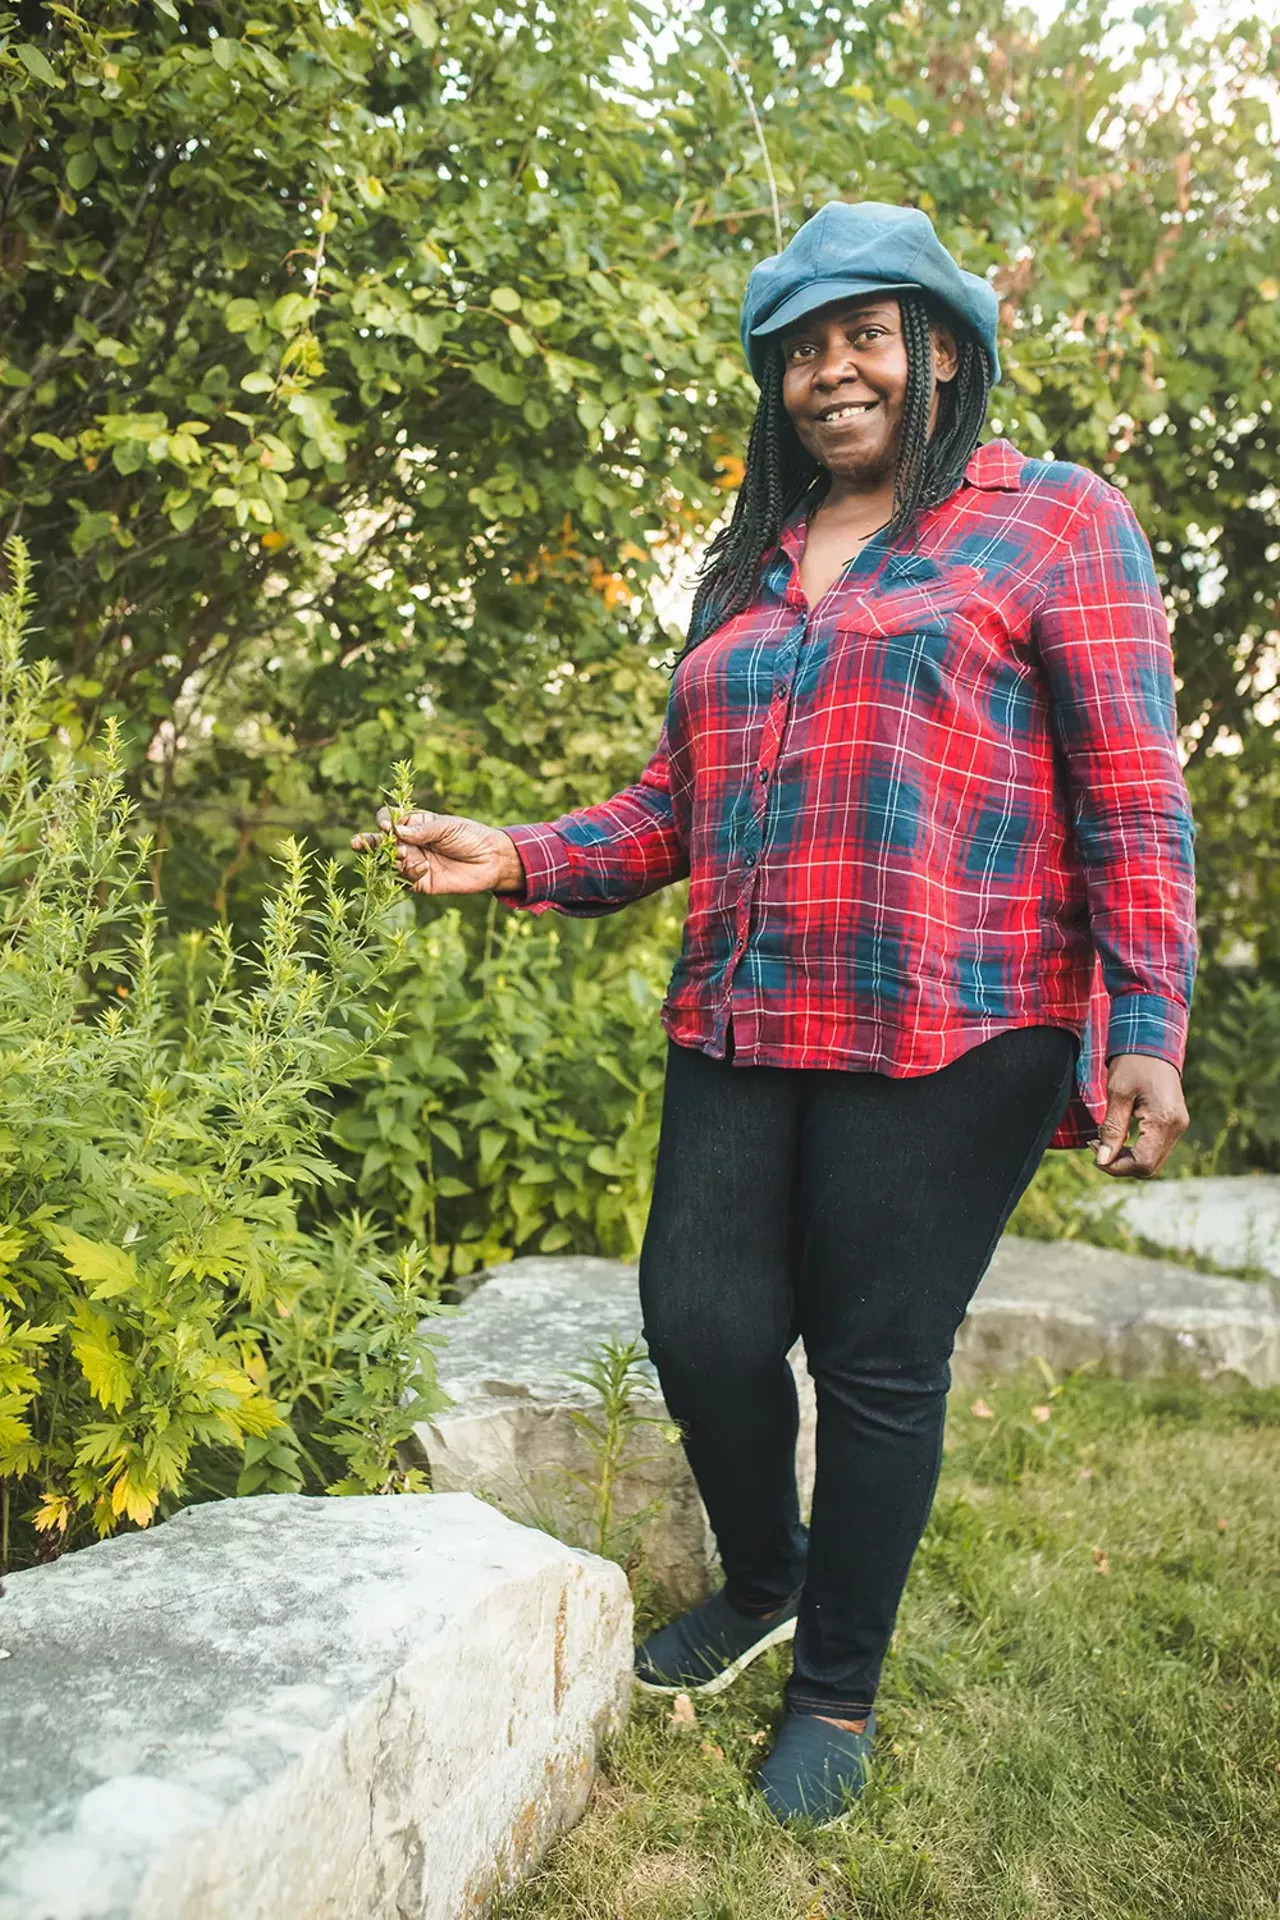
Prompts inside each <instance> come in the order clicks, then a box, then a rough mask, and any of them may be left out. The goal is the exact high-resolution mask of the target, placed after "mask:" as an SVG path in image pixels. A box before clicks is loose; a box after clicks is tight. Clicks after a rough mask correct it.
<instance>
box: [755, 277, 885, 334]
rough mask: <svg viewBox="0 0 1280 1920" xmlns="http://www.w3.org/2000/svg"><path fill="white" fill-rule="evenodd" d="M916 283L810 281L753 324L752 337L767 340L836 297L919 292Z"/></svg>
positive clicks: (851, 298) (832, 301)
mask: <svg viewBox="0 0 1280 1920" xmlns="http://www.w3.org/2000/svg"><path fill="white" fill-rule="evenodd" d="M919 291H920V288H919V283H918V282H916V281H912V280H895V281H893V282H892V283H891V284H890V283H887V282H885V281H883V280H848V279H844V280H813V281H811V282H810V283H809V285H808V286H807V287H801V288H799V289H798V291H797V292H795V293H793V294H792V296H791V298H790V299H789V300H784V301H783V303H782V305H781V306H780V307H778V308H777V309H776V310H775V311H774V312H773V313H771V314H769V316H768V317H767V319H764V320H762V321H761V322H760V324H759V325H758V326H755V327H752V329H751V338H752V339H753V340H768V339H770V338H771V337H772V336H773V335H774V334H775V333H783V332H785V330H786V329H787V328H788V327H790V326H794V324H795V322H796V321H797V320H803V319H804V317H805V315H806V314H807V313H816V312H817V310H818V308H819V307H830V306H832V305H834V303H835V302H836V301H837V300H855V299H857V298H858V297H859V296H860V295H862V294H868V293H885V294H888V293H918V292H919Z"/></svg>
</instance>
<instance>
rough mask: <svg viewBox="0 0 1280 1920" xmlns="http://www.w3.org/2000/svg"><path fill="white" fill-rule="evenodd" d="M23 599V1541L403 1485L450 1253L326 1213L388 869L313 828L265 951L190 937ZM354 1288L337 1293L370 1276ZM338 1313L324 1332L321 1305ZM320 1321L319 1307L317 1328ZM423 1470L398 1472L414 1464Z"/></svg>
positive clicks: (7, 1322)
mask: <svg viewBox="0 0 1280 1920" xmlns="http://www.w3.org/2000/svg"><path fill="white" fill-rule="evenodd" d="M7 559H8V563H9V572H10V579H11V583H12V584H11V587H10V590H9V592H8V593H6V594H5V595H3V596H0V1563H3V1564H8V1563H9V1562H10V1561H11V1560H12V1559H14V1558H15V1557H17V1558H26V1557H32V1556H35V1557H41V1556H44V1557H47V1556H48V1555H50V1554H52V1553H54V1552H56V1551H59V1550H61V1548H62V1547H63V1546H65V1545H66V1544H71V1543H74V1542H76V1541H78V1540H79V1539H82V1538H84V1537H85V1536H86V1534H88V1533H90V1532H96V1533H97V1534H99V1535H104V1534H108V1533H110V1532H112V1531H113V1530H114V1529H115V1528H117V1527H118V1526H120V1525H121V1524H124V1523H133V1524H135V1525H139V1526H145V1525H147V1524H148V1523H149V1522H150V1521H151V1520H152V1519H153V1518H155V1517H156V1515H157V1514H162V1513H164V1512H165V1511H167V1510H169V1509H170V1508H171V1507H173V1506H175V1505H178V1504H180V1503H181V1502H182V1501H183V1500H184V1499H189V1498H192V1497H196V1498H199V1497H207V1496H208V1495H209V1494H212V1493H219V1492H230V1491H232V1490H233V1489H234V1487H235V1485H236V1483H237V1479H239V1481H240V1483H241V1485H242V1487H243V1488H244V1490H254V1489H255V1488H257V1487H259V1486H266V1487H271V1486H299V1485H303V1484H306V1483H307V1481H308V1480H309V1479H310V1480H311V1481H312V1483H314V1484H321V1485H323V1484H326V1483H327V1481H328V1480H330V1479H331V1478H332V1477H333V1474H334V1473H335V1472H340V1471H341V1468H342V1464H343V1462H344V1461H345V1462H346V1468H347V1470H346V1472H345V1473H343V1474H342V1477H341V1479H340V1480H339V1482H338V1484H339V1485H340V1486H342V1487H344V1488H345V1487H346V1486H348V1485H352V1484H355V1485H358V1486H359V1487H360V1488H361V1489H364V1488H370V1487H376V1486H382V1485H393V1484H398V1483H402V1470H401V1469H400V1467H399V1465H398V1462H397V1459H396V1448H397V1446H398V1445H399V1444H400V1442H401V1441H402V1440H403V1439H404V1438H405V1436H406V1433H407V1426H406V1420H407V1417H408V1413H407V1410H406V1409H405V1408H403V1407H402V1406H401V1401H402V1399H403V1397H404V1394H405V1391H406V1389H407V1388H408V1385H409V1379H410V1375H411V1374H412V1373H413V1371H414V1368H415V1367H421V1366H424V1365H425V1367H426V1373H425V1377H424V1380H423V1385H422V1392H423V1394H424V1396H429V1395H430V1392H431V1374H430V1368H429V1356H428V1355H426V1353H425V1352H424V1350H423V1346H422V1343H421V1341H420V1340H419V1338H418V1335H417V1326H418V1321H419V1319H420V1318H421V1316H422V1314H423V1313H424V1312H426V1311H428V1310H430V1309H431V1307H432V1305H433V1296H434V1289H433V1287H432V1286H431V1284H430V1281H429V1279H428V1277H427V1275H426V1272H425V1256H423V1255H422V1254H421V1253H419V1252H416V1251H413V1250H410V1251H408V1252H405V1253H401V1254H400V1255H398V1256H397V1257H396V1258H395V1259H389V1258H388V1257H387V1256H386V1255H385V1254H384V1253H383V1251H382V1249H381V1245H380V1242H379V1241H378V1238H377V1236H376V1235H374V1234H372V1233H371V1232H370V1230H369V1229H368V1228H367V1226H365V1225H364V1224H363V1223H360V1222H356V1223H354V1224H350V1225H348V1226H346V1227H343V1226H342V1225H339V1224H335V1226H334V1227H333V1228H332V1229H331V1230H330V1231H329V1232H328V1233H326V1234H324V1235H317V1234H315V1233H314V1232H311V1231H309V1230H308V1228H307V1225H306V1218H305V1216H306V1209H307V1206H308V1204H309V1202H310V1200H311V1199H312V1197H313V1196H314V1195H315V1194H316V1193H317V1192H318V1191H322V1190H327V1189H332V1188H333V1187H334V1186H335V1184H336V1182H337V1181H338V1179H339V1177H340V1176H339V1175H338V1173H337V1170H336V1169H335V1168H334V1166H333V1165H332V1163H331V1161H330V1160H329V1159H327V1158H326V1155H325V1153H324V1151H323V1147H324V1140H325V1135H326V1132H327V1128H328V1124H329V1121H328V1114H327V1111H326V1107H325V1101H326V1098H327V1097H328V1096H329V1095H330V1093H331V1092H332V1090H333V1089H334V1088H335V1087H337V1086H339V1085H340V1084H342V1083H343V1082H345V1081H347V1080H349V1079H350V1077H351V1076H352V1075H353V1074H354V1073H356V1072H357V1071H359V1070H361V1069H363V1068H365V1067H367V1065H368V1063H369V1061H370V1059H371V1058H372V1057H373V1056H374V1055H375V1053H376V1051H377V1048H378V1046H379V1045H380V1044H381V1042H382V1041H383V1040H384V1039H385V1038H386V1034H387V1032H388V1027H389V1018H390V1016H389V1014H388V1013H387V1011H386V1007H385V995H384V993H383V990H382V987H383V979H384V976H385V972H386V970H387V968H388V967H389V966H394V965H395V964H396V961H397V957H398V954H399V952H400V949H401V946H402V944H403V932H402V931H401V932H400V933H397V932H396V930H395V928H394V926H393V924H392V923H393V922H394V920H395V919H396V917H397V916H399V917H400V918H401V919H403V908H402V907H401V906H400V905H399V904H397V903H396V892H397V889H396V883H395V881H394V878H393V876H392V873H391V871H390V868H389V866H387V865H386V863H385V862H383V861H381V860H380V859H379V858H378V857H376V856H371V857H370V859H369V861H368V865H367V871H366V874H365V880H366V882H367V884H366V885H365V886H363V887H361V888H360V889H359V890H357V891H355V892H345V891H343V890H341V889H340V888H339V885H338V883H337V876H336V873H335V871H334V870H333V869H332V868H329V869H324V870H322V871H319V872H317V871H316V869H315V866H314V863H313V862H312V861H310V860H309V858H308V856H307V855H306V854H305V853H304V851H303V850H302V848H301V847H300V846H298V845H297V844H296V843H293V842H290V843H288V844H287V845H286V846H285V849H284V852H283V858H282V862H281V864H282V868H283V872H282V877H281V880H280V882H279V884H278V886H277V887H276V889H275V890H274V892H273V893H272V895H271V896H270V898H269V900H268V903H267V907H266V915H265V921H264V933H263V938H262V942H261V947H260V950H259V951H258V952H257V953H256V954H255V955H254V956H253V957H252V958H246V957H244V956H241V955H239V954H238V953H237V952H236V950H235V948H234V946H233V943H232V940H231V936H230V934H229V933H228V931H227V930H226V929H225V928H215V929H214V930H213V931H211V932H209V933H207V934H196V935H192V936H189V937H187V938H185V939H183V940H182V941H180V942H179V943H178V944H177V945H176V946H173V945H166V944H165V943H164V942H163V940H162V937H161V935H162V929H161V926H160V924H159V920H158V917H157V912H156V909H155V907H154V904H153V903H152V900H151V898H150V895H149V891H148V888H147V886H146V875H147V871H148V867H149V863H150V860H151V857H152V848H151V846H150V844H149V842H148V841H147V839H146V838H145V836H142V835H140V834H139V833H138V832H137V829H136V821H135V818H134V813H133V809H132V807H131V804H130V802H129V799H128V797H127V794H126V791H125V786H124V780H123V774H122V757H121V748H120V741H119V739H118V737H117V735H116V733H115V731H114V730H113V729H112V728H111V727H110V726H109V727H108V728H107V730H106V733H105V735H104V737H103V739H102V741H101V742H100V744H99V747H98V750H97V752H96V755H95V756H94V757H92V758H87V757H86V756H85V755H83V754H82V755H79V756H77V755H74V754H73V753H72V752H71V751H70V750H69V749H68V748H66V747H64V746H63V745H62V744H60V743H59V741H58V740H57V739H56V738H51V737H50V734H49V730H48V727H47V725H46V722H45V718H44V716H45V714H46V712H47V710H48V707H49V699H50V691H51V669H50V667H49V664H48V663H47V662H42V661H37V662H36V663H34V664H28V663H26V662H24V660H23V658H22V654H21V643H22V638H23V629H24V623H25V619H26V616H27V614H28V610H29V606H30V578H29V567H28V563H27V557H26V554H25V551H24V549H23V547H22V546H21V544H20V543H19V542H13V543H11V544H10V546H9V548H8V550H7ZM344 1263H345V1280H344V1285H345V1286H346V1293H345V1295H343V1294H340V1293H339V1292H338V1291H337V1290H336V1289H337V1281H338V1278H339V1276H340V1275H341V1274H342V1273H343V1272H344ZM317 1323H319V1324H322V1325H323V1327H324V1339H319V1338H317V1339H315V1340H314V1341H313V1343H312V1348H311V1351H310V1353H309V1355H307V1356H304V1355H303V1354H302V1352H301V1350H300V1348H301V1343H300V1342H299V1340H298V1339H297V1334H296V1330H299V1329H302V1328H304V1327H306V1328H312V1329H314V1327H315V1326H316V1325H317ZM291 1329H292V1330H295V1331H292V1332H291ZM397 1475H401V1482H398V1481H397Z"/></svg>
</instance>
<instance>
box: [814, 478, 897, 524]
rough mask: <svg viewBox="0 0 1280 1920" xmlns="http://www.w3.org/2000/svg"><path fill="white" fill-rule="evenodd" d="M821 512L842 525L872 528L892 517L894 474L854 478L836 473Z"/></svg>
mask: <svg viewBox="0 0 1280 1920" xmlns="http://www.w3.org/2000/svg"><path fill="white" fill-rule="evenodd" d="M821 512H822V513H823V514H824V515H825V516H826V517H827V518H828V519H829V520H837V521H839V522H840V524H841V525H842V526H848V527H850V528H859V529H862V530H864V531H866V532H868V533H869V532H870V531H871V530H872V528H874V527H880V526H883V525H884V523H885V522H886V521H887V520H891V519H892V518H893V475H892V474H888V475H883V476H880V477H877V478H876V479H867V480H861V479H855V478H853V477H851V476H850V475H848V474H842V473H833V474H832V476H831V485H830V486H829V487H828V488H827V492H826V496H825V498H824V499H823V502H822V507H821Z"/></svg>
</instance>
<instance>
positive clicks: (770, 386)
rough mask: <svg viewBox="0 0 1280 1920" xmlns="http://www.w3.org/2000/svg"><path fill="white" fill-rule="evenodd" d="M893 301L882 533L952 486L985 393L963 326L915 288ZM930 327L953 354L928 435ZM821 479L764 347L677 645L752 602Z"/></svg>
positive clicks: (987, 372)
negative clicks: (899, 356)
mask: <svg viewBox="0 0 1280 1920" xmlns="http://www.w3.org/2000/svg"><path fill="white" fill-rule="evenodd" d="M898 304H899V307H900V308H901V311H902V337H903V341H904V344H905V346H906V350H907V391H906V397H905V401H904V404H903V409H902V438H901V441H900V443H899V447H898V467H897V472H896V473H895V475H894V482H893V505H894V511H893V518H892V519H891V520H890V522H889V524H888V526H887V527H886V528H885V529H884V537H885V539H886V540H892V539H893V538H894V537H895V536H896V535H897V534H899V533H902V532H904V531H905V530H906V529H907V528H908V527H910V526H911V524H912V522H913V521H914V519H915V517H916V515H917V514H918V513H920V512H921V511H922V510H923V509H924V508H925V507H936V506H937V505H938V504H939V503H940V502H941V501H943V500H946V499H947V498H949V496H950V495H951V494H953V493H954V492H955V490H956V488H957V487H958V486H959V485H960V482H961V480H962V479H963V478H964V470H965V467H966V466H967V465H968V461H969V456H970V455H971V454H972V452H973V450H974V448H975V447H976V446H977V444H978V435H979V434H980V433H981V432H982V426H983V422H984V421H985V419H986V417H987V396H988V394H989V393H990V391H991V369H990V366H989V364H988V361H987V356H986V354H985V353H984V351H983V349H982V347H981V346H980V344H979V342H978V340H977V338H976V336H975V335H974V334H972V333H970V332H969V330H968V328H966V327H963V326H961V325H960V324H959V323H958V322H957V321H955V320H953V319H952V318H951V316H950V315H946V316H943V315H942V314H941V313H940V312H939V311H938V310H937V309H935V308H933V307H931V306H930V304H929V302H928V301H927V300H926V299H925V297H924V296H923V294H918V293H906V294H902V295H901V296H900V298H899V302H898ZM938 325H945V326H946V327H948V328H949V330H950V331H951V332H952V333H953V334H954V336H955V340H956V348H957V356H958V357H957V363H956V371H955V377H954V379H952V380H949V381H948V382H947V383H946V385H945V386H944V387H943V388H942V389H941V393H940V397H939V403H938V422H937V426H936V428H935V430H934V432H933V433H932V434H930V432H929V409H930V406H931V404H932V401H933V389H934V379H933V337H932V335H933V328H934V327H935V326H938ZM830 479H831V476H830V475H829V474H828V473H827V471H826V469H825V467H822V466H821V465H819V463H818V461H817V460H815V459H814V457H813V455H812V454H811V453H807V452H806V451H805V449H804V448H803V447H802V446H801V444H800V440H799V438H798V436H797V434H796V430H795V428H794V427H793V426H792V424H791V421H790V418H789V417H788V414H787V410H786V407H785V406H784V405H783V400H782V355H781V353H780V352H777V353H773V354H771V355H770V356H769V362H768V365H767V367H766V369H765V375H764V380H763V382H762V384H761V388H760V404H759V406H758V407H757V408H756V417H755V419H754V420H753V421H752V423H751V437H750V439H749V440H748V442H747V458H746V470H745V472H744V474H743V476H742V485H741V487H740V488H739V489H738V497H737V499H736V500H735V502H734V506H733V515H732V518H731V519H730V521H729V524H728V526H726V527H722V528H721V529H720V531H719V533H718V534H717V535H716V536H715V539H714V540H713V541H712V542H711V545H710V546H709V547H708V549H707V557H706V559H705V561H704V562H703V566H702V571H701V573H700V575H699V577H698V589H697V592H696V593H695V595H694V600H693V612H692V614H691V615H690V619H689V633H688V638H687V639H686V641H685V645H684V652H685V653H688V651H689V650H690V648H691V647H696V646H697V644H698V642H699V641H700V640H705V638H706V637H707V635H708V634H709V633H714V632H715V630H716V628H717V627H721V626H723V625H724V623H725V621H726V620H731V619H732V618H733V616H734V614H735V613H741V612H742V610H743V608H744V607H747V606H749V605H750V604H751V601H752V599H753V597H754V595H755V592H756V587H757V583H758V581H759V576H760V563H761V562H762V560H763V559H764V557H765V555H766V554H767V553H769V552H771V551H772V549H773V548H774V547H775V546H776V545H777V543H778V538H779V536H780V534H781V532H782V528H783V526H784V524H785V522H786V520H787V519H788V517H789V516H790V515H791V513H792V512H793V511H794V510H795V508H796V507H797V506H798V505H799V504H800V502H801V500H802V499H803V498H804V497H805V495H806V494H808V493H812V496H813V501H814V504H815V505H816V504H817V502H818V501H819V500H821V498H822V496H823V495H824V494H825V492H826V490H827V487H828V486H829V484H830ZM681 657H682V658H683V655H682V656H681Z"/></svg>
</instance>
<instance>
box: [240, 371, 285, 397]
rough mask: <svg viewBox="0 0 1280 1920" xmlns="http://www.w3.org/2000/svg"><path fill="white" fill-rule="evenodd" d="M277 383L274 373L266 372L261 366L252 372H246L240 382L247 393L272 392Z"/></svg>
mask: <svg viewBox="0 0 1280 1920" xmlns="http://www.w3.org/2000/svg"><path fill="white" fill-rule="evenodd" d="M275 384H276V383H275V379H274V377H273V375H271V374H269V373H266V372H264V371H263V370H262V368H261V367H258V368H255V370H254V371H253V372H252V373H246V374H245V376H244V379H243V380H242V381H241V382H240V385H241V386H242V387H243V389H244V391H245V392H246V393H270V392H271V391H272V389H273V388H274V386H275Z"/></svg>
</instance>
